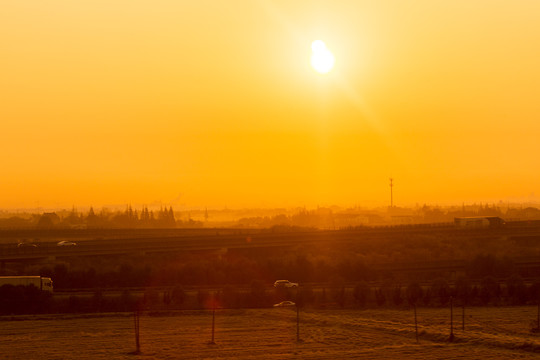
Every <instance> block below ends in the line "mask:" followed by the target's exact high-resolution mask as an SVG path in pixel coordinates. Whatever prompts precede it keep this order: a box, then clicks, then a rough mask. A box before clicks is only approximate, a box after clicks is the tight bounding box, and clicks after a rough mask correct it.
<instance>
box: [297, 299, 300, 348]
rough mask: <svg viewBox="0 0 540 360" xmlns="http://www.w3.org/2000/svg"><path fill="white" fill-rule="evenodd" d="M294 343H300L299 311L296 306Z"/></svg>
mask: <svg viewBox="0 0 540 360" xmlns="http://www.w3.org/2000/svg"><path fill="white" fill-rule="evenodd" d="M296 341H297V342H299V341H300V310H299V309H298V304H296Z"/></svg>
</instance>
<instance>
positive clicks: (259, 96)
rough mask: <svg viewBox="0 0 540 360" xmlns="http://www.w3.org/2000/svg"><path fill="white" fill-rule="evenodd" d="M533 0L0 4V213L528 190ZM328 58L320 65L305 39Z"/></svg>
mask: <svg viewBox="0 0 540 360" xmlns="http://www.w3.org/2000/svg"><path fill="white" fill-rule="evenodd" d="M539 15H540V1H537V0H521V1H520V0H518V1H506V0H504V1H503V0H500V1H497V0H456V1H447V0H441V1H437V0H417V1H412V0H404V1H397V0H396V1H390V0H388V1H359V0H351V1H307V0H306V1H303V0H295V1H290V0H288V1H270V0H259V1H256V0H244V1H239V0H227V1H218V0H212V1H201V0H197V1H178V0H174V1H173V0H171V1H160V0H156V1H137V0H103V1H100V0H88V1H84V0H78V1H71V0H70V1H67V0H66V1H61V0H56V1H43V0H39V1H29V0H25V1H20V0H12V1H10V0H7V1H2V3H1V4H0V39H1V41H0V44H1V46H0V121H1V122H0V124H1V131H0V151H1V154H2V157H1V159H2V160H1V163H0V165H1V166H0V208H9V207H35V206H36V205H38V206H53V207H54V206H57V207H66V206H68V207H70V206H71V205H76V206H87V205H94V206H101V205H104V204H127V203H131V204H151V203H154V202H156V201H161V202H163V203H164V204H172V205H173V206H174V205H185V206H208V207H222V206H228V207H244V206H249V207H259V206H295V205H305V206H316V205H330V204H337V205H345V206H348V205H361V206H373V205H384V204H389V201H390V194H389V186H388V183H389V181H388V178H389V177H393V178H394V179H395V187H394V199H395V203H396V204H397V205H406V204H415V203H420V204H423V203H430V204H435V203H448V202H454V203H462V202H465V203H468V202H474V201H477V202H479V201H484V202H485V201H490V202H491V201H498V200H503V201H507V200H509V199H527V198H529V197H530V196H531V194H533V193H535V192H538V191H539V190H538V186H539V184H540V160H539V155H540V141H539V140H540V121H539V120H540V101H539V95H540V67H539V64H540V45H539V44H540V26H538V19H539ZM317 39H321V40H323V41H324V42H325V43H326V45H327V47H328V48H329V50H331V51H332V52H333V54H334V56H335V68H334V69H333V70H332V71H331V72H330V73H328V74H326V75H321V74H318V73H316V72H315V71H314V70H313V69H312V68H311V66H310V62H309V61H310V55H311V43H312V41H314V40H317Z"/></svg>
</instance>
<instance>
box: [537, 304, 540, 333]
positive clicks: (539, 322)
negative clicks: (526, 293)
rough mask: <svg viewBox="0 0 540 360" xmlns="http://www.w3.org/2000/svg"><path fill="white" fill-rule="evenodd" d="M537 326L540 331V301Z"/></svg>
mask: <svg viewBox="0 0 540 360" xmlns="http://www.w3.org/2000/svg"><path fill="white" fill-rule="evenodd" d="M536 326H537V328H538V330H540V300H539V301H538V312H537V320H536Z"/></svg>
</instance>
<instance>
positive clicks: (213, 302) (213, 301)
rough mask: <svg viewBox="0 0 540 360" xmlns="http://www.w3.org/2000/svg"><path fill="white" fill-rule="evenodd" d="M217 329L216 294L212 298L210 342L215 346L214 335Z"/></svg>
mask: <svg viewBox="0 0 540 360" xmlns="http://www.w3.org/2000/svg"><path fill="white" fill-rule="evenodd" d="M215 327H216V294H214V295H213V297H212V341H210V344H211V345H215V343H216V342H215V341H214V334H215Z"/></svg>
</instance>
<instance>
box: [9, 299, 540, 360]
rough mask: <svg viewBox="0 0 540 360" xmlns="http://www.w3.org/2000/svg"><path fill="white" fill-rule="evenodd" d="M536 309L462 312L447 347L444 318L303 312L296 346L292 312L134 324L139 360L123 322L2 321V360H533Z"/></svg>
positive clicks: (539, 346)
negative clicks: (462, 320) (417, 333)
mask: <svg viewBox="0 0 540 360" xmlns="http://www.w3.org/2000/svg"><path fill="white" fill-rule="evenodd" d="M536 311H537V309H536V307H505V308H471V309H468V310H467V313H466V317H465V319H466V324H465V331H463V330H462V329H461V310H460V309H458V311H456V312H454V335H455V341H454V342H452V343H450V342H448V337H449V334H450V319H449V317H450V316H449V315H450V314H449V310H448V309H418V322H419V333H420V338H419V342H418V343H417V342H416V339H415V329H414V317H413V312H412V311H406V310H317V311H315V310H305V311H301V312H300V340H301V341H300V342H297V328H296V312H295V310H294V309H293V308H273V309H251V310H218V311H217V312H216V322H215V324H216V325H215V344H210V340H211V325H212V314H211V312H208V311H185V312H177V313H171V314H166V315H164V314H161V315H158V314H143V315H142V316H141V318H140V344H141V354H139V355H132V354H130V353H131V352H133V351H134V350H135V336H134V321H133V320H134V319H133V316H132V315H131V314H102V315H101V316H90V315H86V316H85V315H75V316H67V315H60V316H26V317H18V318H10V317H4V318H2V319H1V320H2V321H1V322H0V323H1V326H0V354H2V355H1V357H2V358H3V359H139V358H140V359H289V358H297V359H374V358H377V359H385V358H386V359H442V358H444V359H485V358H488V357H492V358H495V359H538V358H540V335H538V334H536V333H532V332H531V331H530V330H531V327H532V326H534V325H535V324H534V322H535V320H536Z"/></svg>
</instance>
